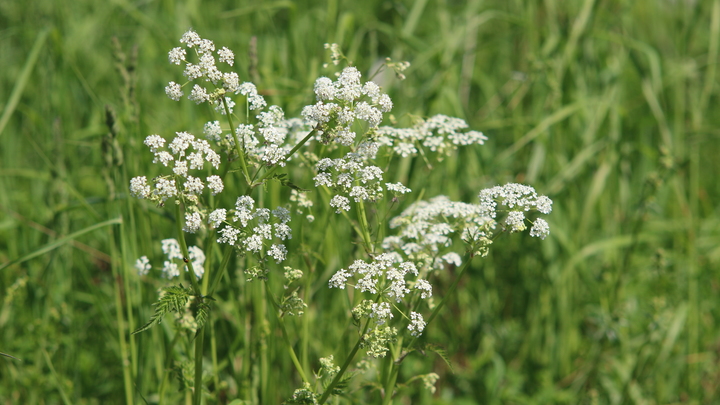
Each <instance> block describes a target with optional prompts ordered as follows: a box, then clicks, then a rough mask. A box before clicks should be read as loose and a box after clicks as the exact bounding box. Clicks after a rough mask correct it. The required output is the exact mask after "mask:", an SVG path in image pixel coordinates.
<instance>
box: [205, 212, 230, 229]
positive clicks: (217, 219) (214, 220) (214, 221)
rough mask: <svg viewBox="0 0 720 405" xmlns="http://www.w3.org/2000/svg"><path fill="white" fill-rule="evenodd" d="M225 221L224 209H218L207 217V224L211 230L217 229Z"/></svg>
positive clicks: (225, 213)
mask: <svg viewBox="0 0 720 405" xmlns="http://www.w3.org/2000/svg"><path fill="white" fill-rule="evenodd" d="M226 219H227V210H226V209H225V208H218V209H216V210H215V211H213V212H211V213H210V215H208V224H210V227H211V228H217V227H219V226H220V224H222V223H223V222H225V220H226Z"/></svg>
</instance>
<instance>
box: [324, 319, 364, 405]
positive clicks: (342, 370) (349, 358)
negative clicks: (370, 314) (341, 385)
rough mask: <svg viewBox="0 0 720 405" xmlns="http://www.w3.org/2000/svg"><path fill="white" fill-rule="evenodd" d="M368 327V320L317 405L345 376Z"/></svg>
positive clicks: (325, 399)
mask: <svg viewBox="0 0 720 405" xmlns="http://www.w3.org/2000/svg"><path fill="white" fill-rule="evenodd" d="M369 327H370V320H368V321H367V322H366V323H365V328H363V331H362V333H361V334H360V337H359V338H358V341H357V343H355V346H354V347H353V348H352V350H351V351H350V354H349V355H348V356H347V358H346V359H345V363H343V365H342V367H340V371H338V373H337V374H335V378H333V380H332V381H331V382H330V384H329V385H328V386H327V387H326V388H325V392H323V394H322V396H321V397H320V399H319V400H318V404H319V405H322V404H324V403H325V401H327V400H328V398H329V397H330V394H331V393H332V391H333V389H334V388H335V386H336V385H337V383H338V382H340V379H341V378H342V376H343V375H344V374H345V371H347V369H348V367H350V363H352V361H353V359H354V358H355V355H356V354H357V352H358V350H360V344H361V343H362V341H363V336H365V333H367V330H368V328H369Z"/></svg>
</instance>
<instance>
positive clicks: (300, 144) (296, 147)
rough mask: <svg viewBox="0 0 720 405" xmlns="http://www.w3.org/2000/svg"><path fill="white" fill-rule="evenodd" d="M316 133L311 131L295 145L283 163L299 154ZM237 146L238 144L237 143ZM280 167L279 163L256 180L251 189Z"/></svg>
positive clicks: (314, 130) (314, 129)
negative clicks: (296, 153)
mask: <svg viewBox="0 0 720 405" xmlns="http://www.w3.org/2000/svg"><path fill="white" fill-rule="evenodd" d="M316 133H317V128H313V130H312V131H310V133H309V134H307V135H306V136H305V138H303V139H302V140H301V141H300V142H298V144H297V145H295V147H294V148H292V149H291V150H290V152H288V154H287V155H285V159H283V160H282V161H283V162H286V161H287V160H288V159H290V157H291V156H292V155H294V154H295V152H297V150H298V149H300V148H301V147H302V146H303V145H305V143H306V142H307V141H309V140H310V138H312V137H313V136H315V134H316ZM235 144H237V142H235ZM278 167H280V164H279V163H278V164H276V165H275V166H273V167H271V168H270V170H268V171H266V172H265V173H264V174H263V175H262V176H261V177H260V178H259V179H257V180H254V181H253V182H252V185H251V188H255V187H257V186H259V185H261V184H262V183H263V180H265V179H267V178H268V177H270V176H272V174H273V173H275V171H276V170H277V169H278ZM248 183H250V182H249V181H248Z"/></svg>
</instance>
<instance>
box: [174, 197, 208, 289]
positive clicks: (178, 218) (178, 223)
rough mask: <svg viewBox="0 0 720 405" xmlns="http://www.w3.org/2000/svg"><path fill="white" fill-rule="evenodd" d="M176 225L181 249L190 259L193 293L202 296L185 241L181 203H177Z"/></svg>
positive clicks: (188, 263)
mask: <svg viewBox="0 0 720 405" xmlns="http://www.w3.org/2000/svg"><path fill="white" fill-rule="evenodd" d="M175 226H176V228H177V233H178V242H179V243H180V251H181V252H182V254H183V257H184V258H185V259H188V261H187V263H186V265H187V271H188V273H189V274H190V277H188V278H189V279H190V283H191V284H192V286H193V293H194V294H195V295H197V296H200V295H201V294H202V290H201V289H200V284H198V282H197V277H196V276H195V270H194V269H193V262H192V260H190V254H189V253H188V248H187V242H186V241H185V232H183V230H182V211H181V209H180V204H175Z"/></svg>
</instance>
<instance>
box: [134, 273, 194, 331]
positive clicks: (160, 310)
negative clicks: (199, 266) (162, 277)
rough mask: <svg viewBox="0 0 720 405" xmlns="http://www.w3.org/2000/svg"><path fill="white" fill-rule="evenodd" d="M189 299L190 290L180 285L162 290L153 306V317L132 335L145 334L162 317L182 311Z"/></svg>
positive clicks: (190, 296) (160, 320)
mask: <svg viewBox="0 0 720 405" xmlns="http://www.w3.org/2000/svg"><path fill="white" fill-rule="evenodd" d="M190 298H192V290H191V289H189V288H185V287H183V286H182V284H181V285H179V286H170V287H166V288H163V290H162V292H161V293H160V298H159V299H158V301H157V302H156V303H155V304H153V305H154V306H155V313H154V314H153V316H152V317H150V320H149V321H148V322H147V323H146V324H145V325H143V326H141V327H139V328H137V329H135V331H134V332H133V333H132V334H133V335H136V334H138V333H140V332H145V331H146V330H148V329H150V328H152V327H153V326H155V325H157V324H159V323H160V322H162V319H163V316H165V314H167V313H169V312H179V311H181V310H183V309H184V308H185V305H186V304H187V302H188V301H189V300H190Z"/></svg>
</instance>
